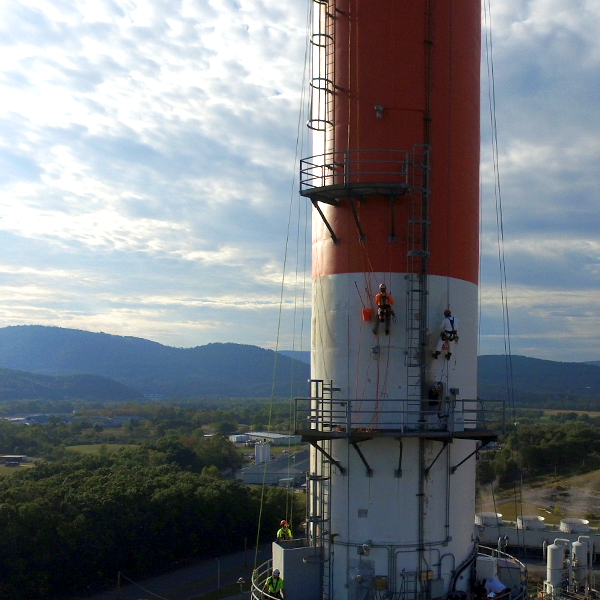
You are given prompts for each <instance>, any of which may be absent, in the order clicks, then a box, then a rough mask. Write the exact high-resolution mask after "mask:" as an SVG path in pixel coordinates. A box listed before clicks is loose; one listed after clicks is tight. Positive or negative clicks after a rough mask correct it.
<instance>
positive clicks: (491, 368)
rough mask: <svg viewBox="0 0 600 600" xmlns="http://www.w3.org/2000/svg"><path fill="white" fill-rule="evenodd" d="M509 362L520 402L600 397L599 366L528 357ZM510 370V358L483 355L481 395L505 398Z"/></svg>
mask: <svg viewBox="0 0 600 600" xmlns="http://www.w3.org/2000/svg"><path fill="white" fill-rule="evenodd" d="M510 360H511V365H512V384H513V388H514V390H515V395H516V399H517V400H519V399H520V400H522V401H523V400H527V399H529V400H532V399H534V398H535V397H546V398H549V397H553V398H556V397H559V396H560V397H563V398H565V397H590V398H592V397H593V398H600V367H598V366H597V365H596V364H593V363H573V362H556V361H551V360H541V359H539V358H528V357H526V356H512V357H511V359H510ZM507 371H508V368H507V359H506V357H505V356H504V355H487V356H480V357H479V359H478V372H479V378H478V391H479V396H480V397H481V398H494V397H495V398H497V397H503V396H505V395H506V388H507V384H506V382H507Z"/></svg>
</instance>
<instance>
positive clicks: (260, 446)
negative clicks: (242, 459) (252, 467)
mask: <svg viewBox="0 0 600 600" xmlns="http://www.w3.org/2000/svg"><path fill="white" fill-rule="evenodd" d="M270 460H271V444H269V443H268V442H257V443H256V444H255V445H254V462H255V463H256V464H257V465H260V464H262V463H266V462H269V461H270Z"/></svg>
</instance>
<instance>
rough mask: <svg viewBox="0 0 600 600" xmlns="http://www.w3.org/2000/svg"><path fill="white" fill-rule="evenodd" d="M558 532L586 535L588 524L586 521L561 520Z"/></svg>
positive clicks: (588, 528)
mask: <svg viewBox="0 0 600 600" xmlns="http://www.w3.org/2000/svg"><path fill="white" fill-rule="evenodd" d="M560 530H561V531H563V532H564V533H587V532H588V531H589V530H590V522H589V521H588V520H587V519H575V518H568V519H561V521H560Z"/></svg>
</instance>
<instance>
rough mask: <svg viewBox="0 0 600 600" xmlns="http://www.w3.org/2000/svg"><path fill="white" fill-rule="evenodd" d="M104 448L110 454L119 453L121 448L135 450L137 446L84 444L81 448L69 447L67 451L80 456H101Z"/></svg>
mask: <svg viewBox="0 0 600 600" xmlns="http://www.w3.org/2000/svg"><path fill="white" fill-rule="evenodd" d="M102 447H104V448H106V451H107V452H109V453H113V452H118V451H119V450H120V449H121V448H135V447H136V445H135V444H82V445H80V446H68V447H67V450H72V451H73V452H79V454H100V449H101V448H102Z"/></svg>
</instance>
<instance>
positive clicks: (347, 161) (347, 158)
mask: <svg viewBox="0 0 600 600" xmlns="http://www.w3.org/2000/svg"><path fill="white" fill-rule="evenodd" d="M349 155H350V151H349V150H346V151H345V152H344V186H345V187H348V185H349V183H350V177H349V171H350V156H349Z"/></svg>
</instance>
